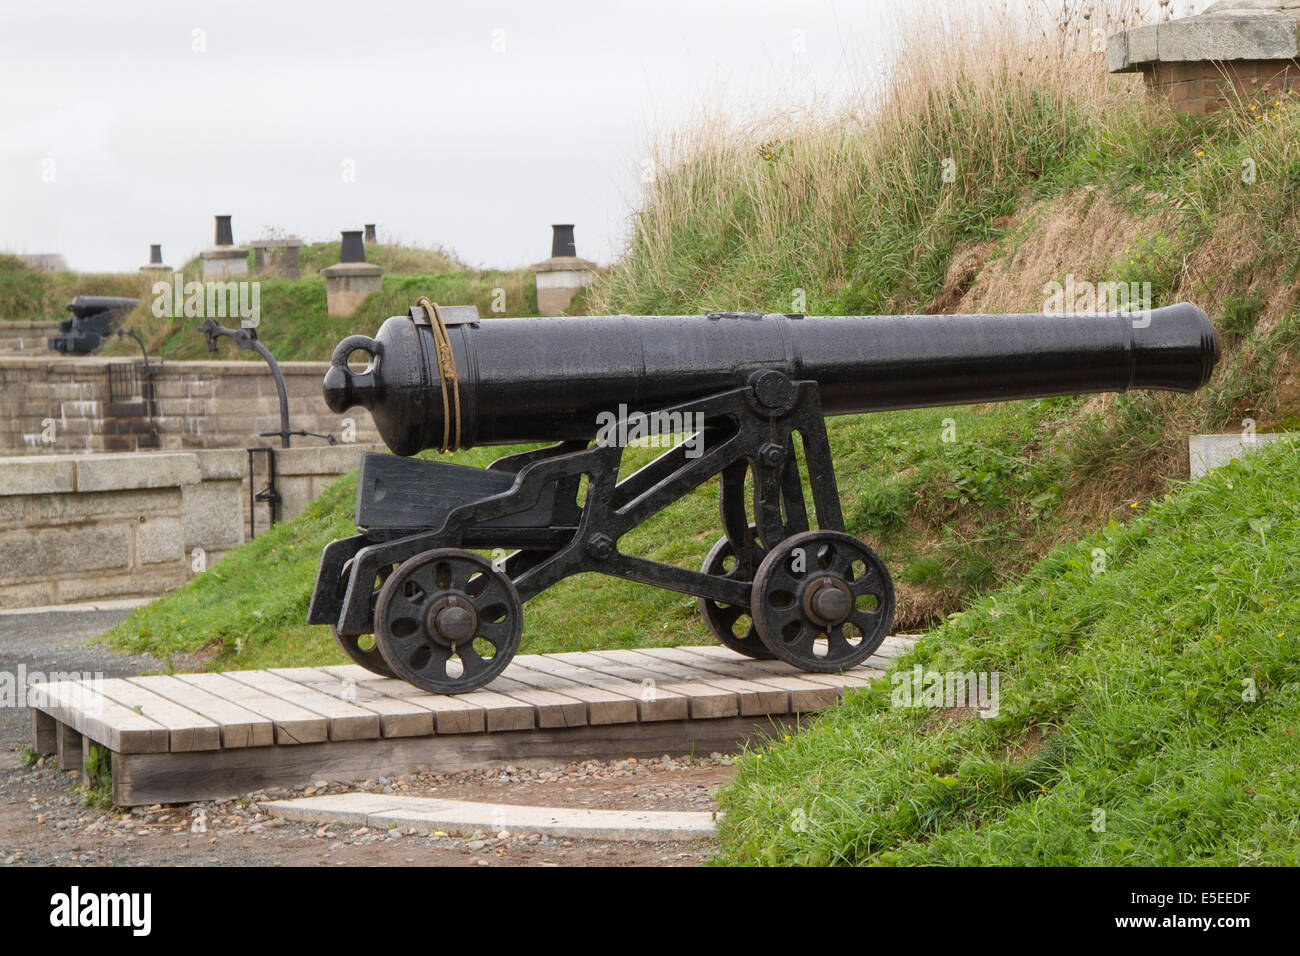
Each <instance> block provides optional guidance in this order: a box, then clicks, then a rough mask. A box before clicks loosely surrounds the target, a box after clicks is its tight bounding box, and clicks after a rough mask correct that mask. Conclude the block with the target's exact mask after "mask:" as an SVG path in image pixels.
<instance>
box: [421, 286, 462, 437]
mask: <svg viewBox="0 0 1300 956" xmlns="http://www.w3.org/2000/svg"><path fill="white" fill-rule="evenodd" d="M415 304H416V305H417V306H418V307H420V308H422V309H424V312H425V315H427V316H428V317H429V328H430V330H431V331H432V332H433V346H434V353H435V354H436V355H437V356H438V383H439V385H440V386H441V388H442V448H441V449H440V450H441V451H444V452H448V453H450V452H454V451H458V450H459V449H460V380H459V379H458V378H457V377H456V358H455V356H454V355H453V354H452V351H451V338H450V337H449V336H448V335H447V326H446V325H445V324H444V323H443V321H442V313H441V312H440V311H438V304H437V303H436V302H431V301H430V300H429V297H428V296H423V295H422V296H420V298H419V299H417V300H416V303H415ZM448 382H450V383H451V389H450V392H451V394H450V401H448V397H449V396H448V388H447V383H448ZM453 414H454V415H455V418H456V430H455V434H454V435H453V434H452V427H451V419H452V416H453Z"/></svg>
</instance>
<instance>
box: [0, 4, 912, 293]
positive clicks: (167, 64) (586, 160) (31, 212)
mask: <svg viewBox="0 0 1300 956" xmlns="http://www.w3.org/2000/svg"><path fill="white" fill-rule="evenodd" d="M906 2H907V0H754V2H748V3H745V2H739V0H733V2H728V0H654V2H651V3H646V2H639V3H619V2H613V0H604V2H601V0H555V2H550V3H547V2H538V0H532V2H525V0H505V2H482V3H477V2H468V0H434V2H416V0H353V2H349V3H342V2H335V0H317V2H313V3H302V4H288V3H280V2H274V0H220V2H184V0H171V2H157V3H145V2H117V0H115V2H103V0H98V2H66V3H61V2H57V0H41V2H37V3H18V2H15V0H3V4H2V6H0V9H2V10H3V12H2V13H0V130H3V135H2V136H0V182H2V183H3V184H4V185H3V188H2V189H0V249H2V250H5V251H9V252H28V253H36V252H57V253H62V254H64V255H65V256H66V257H67V260H68V263H69V265H70V266H71V267H72V268H74V269H80V270H119V269H134V268H135V267H137V266H139V265H141V264H142V263H143V262H145V261H146V260H147V258H148V247H149V244H150V243H151V242H161V243H162V244H163V251H164V255H165V258H166V261H167V263H168V264H170V265H173V266H179V265H180V264H181V263H183V262H184V261H185V260H187V259H188V258H189V257H191V256H192V255H194V254H195V253H197V252H198V251H199V250H200V249H202V248H205V247H206V246H209V245H211V243H212V236H213V218H212V217H213V216H214V215H215V214H217V213H229V214H231V215H233V216H234V229H235V240H236V241H237V242H241V241H248V240H251V239H255V238H258V237H260V236H262V235H264V234H265V232H266V230H267V229H275V230H278V231H280V232H281V233H285V234H295V235H298V236H301V237H303V238H305V239H309V240H312V239H325V238H337V237H338V233H339V231H340V230H341V229H347V228H353V229H359V228H361V225H362V224H363V223H366V222H375V223H378V225H379V229H380V234H381V238H384V237H388V238H397V239H400V240H402V241H405V242H408V243H414V244H421V245H429V244H433V243H440V244H443V245H445V246H448V247H450V248H453V249H455V250H456V251H457V252H458V253H459V254H460V255H461V257H462V258H464V259H465V260H466V261H467V262H469V263H470V264H472V265H479V266H493V267H503V268H504V267H515V266H520V265H524V264H526V263H529V262H533V261H536V260H538V259H542V258H545V257H546V255H548V254H549V251H550V228H549V226H550V224H551V223H553V222H573V223H576V224H577V246H578V253H579V255H584V256H586V257H588V258H593V259H597V260H598V261H601V262H608V261H610V260H611V259H612V258H613V257H614V256H615V255H616V253H617V251H618V248H619V244H620V240H621V238H622V236H623V232H624V224H625V222H626V218H627V214H628V212H629V210H630V209H631V208H633V207H634V205H635V202H636V199H637V195H638V190H639V188H640V170H641V164H642V160H643V157H644V152H645V150H644V143H645V141H646V134H647V132H648V131H649V130H652V129H656V128H663V127H665V126H672V125H674V124H675V123H677V122H679V121H680V119H681V117H682V116H683V115H684V114H685V113H687V112H689V111H690V110H692V109H695V108H698V106H699V105H700V104H701V103H702V102H716V101H717V100H718V99H719V98H720V97H724V98H730V99H731V100H734V101H741V100H748V101H750V102H753V101H755V100H757V99H767V100H771V101H773V102H774V104H775V103H779V102H789V101H790V100H792V99H798V98H803V97H808V96H812V95H814V94H816V95H820V96H831V97H833V96H836V95H839V94H841V93H843V92H844V91H845V90H847V89H850V88H852V87H853V86H855V85H858V86H860V85H861V84H862V83H863V80H864V79H865V78H866V77H865V75H864V74H869V72H870V68H871V66H872V64H878V63H879V62H880V59H881V55H882V51H883V50H885V49H887V48H889V47H890V46H892V40H891V38H890V37H888V36H887V35H886V34H885V31H884V29H883V27H884V24H885V22H886V20H887V16H886V14H887V13H888V11H890V10H891V9H896V8H897V7H898V6H899V4H900V3H906ZM796 48H801V49H802V52H799V53H796Z"/></svg>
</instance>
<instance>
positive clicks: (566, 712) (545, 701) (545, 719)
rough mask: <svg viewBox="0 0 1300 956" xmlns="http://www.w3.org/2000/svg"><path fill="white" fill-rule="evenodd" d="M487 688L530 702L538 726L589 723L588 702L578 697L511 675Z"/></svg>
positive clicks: (497, 680) (582, 724)
mask: <svg viewBox="0 0 1300 956" xmlns="http://www.w3.org/2000/svg"><path fill="white" fill-rule="evenodd" d="M487 689H488V690H493V691H496V692H498V693H501V694H505V695H507V696H509V697H513V698H514V699H515V700H519V701H523V702H524V703H526V704H530V705H531V706H532V708H533V719H534V720H535V721H536V722H537V726H538V727H543V728H549V727H582V726H584V725H585V724H586V723H587V704H586V703H585V702H584V701H581V700H578V699H577V698H574V697H568V696H566V695H564V694H558V693H555V692H554V691H549V690H538V689H537V688H535V687H529V686H528V685H527V684H521V683H519V681H517V680H513V679H512V678H509V677H498V678H497V679H496V680H494V681H493V682H492V683H490V684H488V685H487Z"/></svg>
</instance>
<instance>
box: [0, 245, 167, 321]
mask: <svg viewBox="0 0 1300 956" xmlns="http://www.w3.org/2000/svg"><path fill="white" fill-rule="evenodd" d="M143 288H144V284H143V281H142V280H141V278H140V275H139V273H115V272H113V273H89V272H66V271H65V272H43V271H41V270H39V269H33V268H31V267H30V266H28V265H26V264H24V263H23V261H22V260H21V259H19V258H17V257H16V256H9V255H4V254H0V321H3V320H5V319H21V320H24V321H50V320H55V319H66V318H67V317H68V316H69V314H70V313H69V312H68V311H67V309H66V308H65V306H66V305H67V304H68V303H69V302H71V301H72V300H73V299H74V298H75V297H76V296H78V295H113V296H125V297H128V298H133V299H135V298H140V297H141V295H142V291H141V290H142V289H143Z"/></svg>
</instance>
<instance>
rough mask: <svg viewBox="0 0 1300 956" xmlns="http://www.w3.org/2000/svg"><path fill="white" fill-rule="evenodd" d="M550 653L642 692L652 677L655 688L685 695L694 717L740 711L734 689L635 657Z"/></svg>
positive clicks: (705, 718)
mask: <svg viewBox="0 0 1300 956" xmlns="http://www.w3.org/2000/svg"><path fill="white" fill-rule="evenodd" d="M548 657H550V659H551V660H556V661H564V662H566V663H569V664H573V665H575V666H577V667H584V668H586V669H587V670H591V671H596V672H598V673H601V674H608V675H609V676H610V677H619V678H622V679H624V680H627V681H630V682H633V683H635V684H637V685H638V686H640V687H642V688H643V692H644V686H645V685H644V681H647V680H649V681H650V682H651V687H652V688H653V690H654V691H656V692H657V691H659V690H664V691H667V692H668V693H670V694H679V695H680V696H682V697H685V698H686V700H687V701H688V704H689V707H690V716H691V717H692V719H695V720H713V719H716V718H718V717H736V716H738V715H739V714H740V702H739V700H738V699H737V697H736V694H735V693H734V692H733V691H729V690H723V689H722V688H720V687H714V686H712V685H710V684H708V683H705V682H704V681H700V680H690V679H680V678H673V677H668V676H667V675H665V674H663V673H662V672H660V671H656V670H652V669H650V668H649V667H646V666H645V665H643V664H640V663H638V662H636V661H631V662H629V661H620V660H615V659H611V658H610V657H608V656H606V655H603V654H597V653H591V652H589V651H573V652H569V653H564V654H550V655H548Z"/></svg>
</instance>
